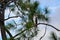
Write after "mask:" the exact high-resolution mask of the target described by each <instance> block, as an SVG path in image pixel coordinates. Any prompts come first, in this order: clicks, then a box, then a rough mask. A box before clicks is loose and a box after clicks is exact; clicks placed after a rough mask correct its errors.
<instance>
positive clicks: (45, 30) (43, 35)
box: [39, 27, 47, 40]
mask: <svg viewBox="0 0 60 40" xmlns="http://www.w3.org/2000/svg"><path fill="white" fill-rule="evenodd" d="M46 31H47V28H46V27H45V32H44V34H43V35H42V36H41V37H40V39H39V40H41V39H42V38H43V37H44V36H45V35H46Z"/></svg>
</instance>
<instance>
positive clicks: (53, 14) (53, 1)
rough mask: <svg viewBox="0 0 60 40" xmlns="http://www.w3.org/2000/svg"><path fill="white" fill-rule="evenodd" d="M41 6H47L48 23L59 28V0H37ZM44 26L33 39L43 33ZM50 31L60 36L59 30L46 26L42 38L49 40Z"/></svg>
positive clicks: (36, 39)
mask: <svg viewBox="0 0 60 40" xmlns="http://www.w3.org/2000/svg"><path fill="white" fill-rule="evenodd" d="M39 2H40V6H41V7H48V8H49V9H50V15H49V17H50V22H49V24H51V25H53V26H55V27H56V28H58V29H60V27H59V26H60V0H39ZM43 27H44V26H42V27H41V28H42V30H41V31H39V33H38V35H37V36H36V37H35V39H34V40H39V38H40V37H41V35H43V33H44V28H43ZM51 31H53V32H56V34H57V35H58V36H60V34H59V33H60V32H58V31H56V30H54V29H53V28H51V27H48V28H47V33H46V35H45V37H44V38H43V39H42V40H49V38H48V37H50V33H51Z"/></svg>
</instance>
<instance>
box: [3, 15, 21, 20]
mask: <svg viewBox="0 0 60 40" xmlns="http://www.w3.org/2000/svg"><path fill="white" fill-rule="evenodd" d="M17 17H20V16H12V17H8V18H7V19H4V21H6V20H8V19H10V18H17Z"/></svg>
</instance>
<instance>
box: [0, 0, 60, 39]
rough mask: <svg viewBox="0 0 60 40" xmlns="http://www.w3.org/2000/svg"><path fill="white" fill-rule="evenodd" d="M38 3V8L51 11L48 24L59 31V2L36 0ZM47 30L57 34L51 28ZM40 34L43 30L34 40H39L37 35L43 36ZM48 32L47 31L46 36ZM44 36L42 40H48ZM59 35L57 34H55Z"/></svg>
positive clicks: (56, 0) (58, 0)
mask: <svg viewBox="0 0 60 40" xmlns="http://www.w3.org/2000/svg"><path fill="white" fill-rule="evenodd" d="M38 1H39V2H40V6H41V7H48V8H49V9H50V10H51V13H50V16H49V17H50V20H51V21H50V23H49V24H52V25H54V26H55V27H56V28H58V29H60V27H59V26H60V0H38ZM7 12H9V11H8V10H7V11H6V13H7ZM47 30H49V31H50V30H51V31H52V30H53V31H55V32H57V31H56V30H54V29H53V28H50V27H48V29H47ZM40 33H44V28H43V30H41V31H40V32H39V33H38V35H37V38H35V39H34V40H38V39H39V38H40V36H39V35H43V34H40ZM48 33H49V32H48V31H47V34H48ZM47 34H46V36H45V37H44V38H43V39H42V40H46V39H47V40H48V38H47V37H48V36H47ZM57 34H59V32H58V33H57ZM0 39H1V37H0Z"/></svg>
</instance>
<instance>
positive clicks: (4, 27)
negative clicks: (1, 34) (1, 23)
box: [4, 27, 13, 37]
mask: <svg viewBox="0 0 60 40" xmlns="http://www.w3.org/2000/svg"><path fill="white" fill-rule="evenodd" d="M4 28H5V27H4ZM5 31H6V32H7V33H8V34H9V36H10V37H13V36H12V34H11V33H10V32H9V30H8V29H6V28H5Z"/></svg>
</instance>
